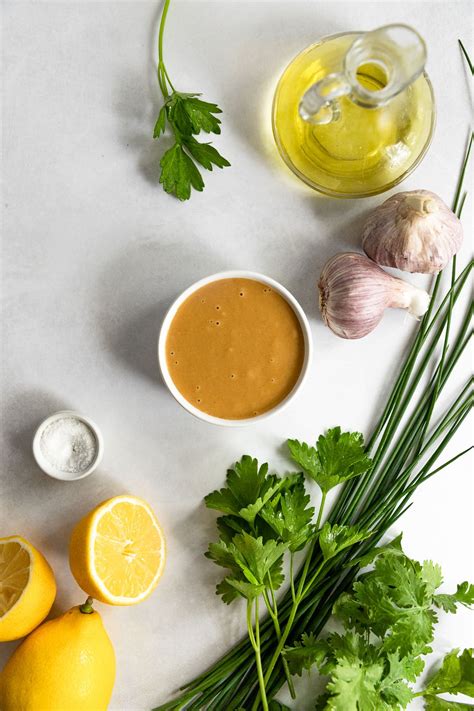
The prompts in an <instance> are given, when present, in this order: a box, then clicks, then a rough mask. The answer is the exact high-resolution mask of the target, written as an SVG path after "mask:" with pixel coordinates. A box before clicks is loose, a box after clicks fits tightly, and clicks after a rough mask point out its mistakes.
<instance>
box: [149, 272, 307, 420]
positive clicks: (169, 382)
mask: <svg viewBox="0 0 474 711" xmlns="http://www.w3.org/2000/svg"><path fill="white" fill-rule="evenodd" d="M221 279H253V280H255V281H259V282H261V283H262V284H268V286H271V288H272V289H274V290H275V291H276V292H278V293H279V294H280V296H282V297H283V298H284V299H285V300H286V301H287V302H288V303H289V304H290V306H291V307H292V309H293V311H294V312H295V314H296V316H297V318H298V321H299V323H300V326H301V330H302V332H303V338H304V347H305V354H304V360H303V366H302V368H301V372H300V376H299V378H298V380H297V382H296V384H295V386H294V388H293V390H291V392H290V393H288V395H287V396H286V397H285V398H284V399H283V400H282V401H281V402H280V403H278V405H276V407H274V408H272V409H271V410H268V411H267V412H264V413H262V414H261V415H256V416H255V417H250V418H247V419H243V420H228V419H224V418H222V417H214V416H213V415H208V414H207V413H205V412H203V411H202V410H198V408H197V407H194V405H192V404H191V403H190V402H188V401H187V400H186V398H185V397H183V395H182V394H181V393H180V391H179V390H178V388H177V387H176V385H175V384H174V382H173V379H172V377H171V375H170V372H169V370H168V365H167V361H166V339H167V336H168V331H169V328H170V325H171V322H172V321H173V319H174V317H175V315H176V312H177V310H178V309H179V307H180V306H181V304H182V303H183V302H184V301H186V299H187V298H188V297H189V296H190V295H191V294H193V293H194V292H195V291H197V290H198V289H200V288H201V287H203V286H206V285H207V284H210V283H212V282H214V281H219V280H221ZM312 355H313V343H312V338H311V329H310V326H309V323H308V319H307V318H306V315H305V313H304V311H303V309H302V308H301V306H300V304H299V303H298V301H297V300H296V299H295V297H294V296H293V295H292V294H291V293H290V292H289V291H288V289H285V287H284V286H282V285H281V284H279V283H278V282H277V281H275V280H274V279H271V278H270V277H267V276H264V275H263V274H257V273H256V272H249V271H244V270H239V271H227V272H219V273H218V274H212V275H211V276H208V277H205V278H204V279H200V280H199V281H197V282H196V283H195V284H192V285H191V286H190V287H188V288H187V289H186V290H185V291H183V293H182V294H181V295H180V296H178V298H177V299H176V301H174V302H173V304H172V305H171V306H170V308H169V310H168V312H167V314H166V316H165V318H164V319H163V323H162V325H161V330H160V335H159V338H158V363H159V366H160V371H161V376H162V378H163V380H164V382H165V385H166V386H167V388H168V390H169V391H170V393H171V394H172V395H173V397H174V398H175V400H177V402H179V404H180V405H181V406H182V407H184V409H185V410H187V411H188V412H190V413H191V415H194V416H195V417H198V418H199V419H200V420H204V422H210V423H211V424H214V425H223V426H224V427H244V426H245V425H251V424H254V423H255V422H261V421H262V420H265V419H266V418H267V417H270V416H271V415H274V414H276V413H277V412H281V411H282V410H283V408H285V407H286V406H287V405H288V404H289V403H290V402H291V400H293V398H294V397H295V396H296V394H297V392H298V391H299V390H300V389H301V387H302V386H303V383H304V381H305V380H306V376H307V374H308V370H309V367H310V364H311V359H312Z"/></svg>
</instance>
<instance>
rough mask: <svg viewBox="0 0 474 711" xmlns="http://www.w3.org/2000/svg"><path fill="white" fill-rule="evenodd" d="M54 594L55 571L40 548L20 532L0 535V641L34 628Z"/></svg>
mask: <svg viewBox="0 0 474 711" xmlns="http://www.w3.org/2000/svg"><path fill="white" fill-rule="evenodd" d="M55 597H56V582H55V580H54V573H53V571H52V570H51V567H50V565H49V563H48V561H47V560H46V558H45V557H44V556H43V555H41V553H40V552H39V550H37V549H36V548H35V547H34V546H32V545H31V543H30V542H29V541H27V540H25V539H24V538H22V537H21V536H8V537H7V538H0V642H8V641H9V640H12V639H19V638H20V637H24V636H25V635H27V634H29V633H30V632H31V631H32V630H34V628H35V627H37V626H38V625H39V624H40V622H42V621H43V620H44V618H45V617H46V615H47V614H48V612H49V611H50V609H51V606H52V604H53V602H54V598H55Z"/></svg>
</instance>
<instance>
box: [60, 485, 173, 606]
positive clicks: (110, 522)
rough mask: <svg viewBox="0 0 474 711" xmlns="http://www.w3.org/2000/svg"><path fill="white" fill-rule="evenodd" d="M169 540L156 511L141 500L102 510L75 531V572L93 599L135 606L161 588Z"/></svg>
mask: <svg viewBox="0 0 474 711" xmlns="http://www.w3.org/2000/svg"><path fill="white" fill-rule="evenodd" d="M165 559H166V548H165V538H164V535H163V531H162V529H161V526H160V524H159V523H158V520H157V518H156V516H155V514H154V513H153V511H152V509H151V508H150V506H149V505H148V504H147V503H146V501H143V500H142V499H138V498H136V497H135V496H128V495H123V496H115V497H114V498H113V499H108V500H107V501H104V502H103V503H102V504H99V506H97V507H96V508H95V509H93V511H91V512H90V513H89V514H87V516H85V517H84V518H83V519H82V520H81V521H79V523H78V524H77V525H76V526H75V527H74V530H73V532H72V535H71V541H70V545H69V563H70V566H71V571H72V573H73V575H74V577H75V579H76V581H77V583H78V584H79V585H80V587H81V588H82V589H83V590H84V591H85V592H86V593H87V594H88V595H90V596H91V597H93V598H95V599H96V600H100V601H101V602H105V603H109V604H110V605H135V604H136V603H138V602H141V601H142V600H144V599H145V598H147V597H148V596H149V595H150V593H151V592H152V591H153V590H154V588H155V587H156V585H157V584H158V581H159V579H160V578H161V575H162V573H163V568H164V565H165Z"/></svg>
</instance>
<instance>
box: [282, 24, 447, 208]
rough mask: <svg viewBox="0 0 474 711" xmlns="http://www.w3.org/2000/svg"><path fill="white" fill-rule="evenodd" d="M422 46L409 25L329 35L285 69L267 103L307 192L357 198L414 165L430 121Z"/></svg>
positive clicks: (424, 145) (382, 186) (430, 92)
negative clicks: (310, 188)
mask: <svg viewBox="0 0 474 711" xmlns="http://www.w3.org/2000/svg"><path fill="white" fill-rule="evenodd" d="M425 61H426V46H425V43H424V41H423V39H422V38H421V37H420V35H419V34H418V33H417V32H416V31H415V30H414V29H412V28H411V27H409V26H408V25H387V26H386V27H381V28H379V29H377V30H374V31H372V32H350V33H344V34H339V35H333V36H331V37H327V38H325V39H322V40H321V41H320V42H318V43H316V44H314V45H312V46H311V47H308V48H307V49H305V50H304V51H303V52H301V54H299V55H298V56H297V57H295V59H294V60H293V61H292V62H291V63H290V64H289V66H288V67H287V68H286V69H285V71H284V73H283V75H282V76H281V78H280V81H279V83H278V86H277V89H276V93H275V98H274V101H273V133H274V136H275V140H276V143H277V146H278V149H279V151H280V154H281V156H282V158H283V160H284V161H285V163H286V164H287V165H288V166H289V167H290V168H291V170H292V171H293V172H294V173H295V174H296V175H297V176H298V177H299V178H301V179H302V180H304V182H305V183H307V184H308V185H310V186H311V187H312V188H315V189H316V190H318V191H320V192H322V193H325V194H326V195H332V196H334V197H364V196H367V195H375V194H377V193H380V192H383V191H384V190H388V189H389V188H392V187H393V186H394V185H396V184H397V183H399V182H400V181H401V180H403V179H404V178H405V177H406V176H407V175H408V174H409V173H410V172H411V171H412V170H413V169H414V168H415V166H416V165H417V164H418V163H419V162H420V160H421V159H422V158H423V156H424V154H425V153H426V150H427V148H428V146H429V144H430V141H431V136H432V133H433V127H434V121H435V108H434V97H433V90H432V87H431V83H430V81H429V79H428V76H427V75H426V74H425V73H424V66H425Z"/></svg>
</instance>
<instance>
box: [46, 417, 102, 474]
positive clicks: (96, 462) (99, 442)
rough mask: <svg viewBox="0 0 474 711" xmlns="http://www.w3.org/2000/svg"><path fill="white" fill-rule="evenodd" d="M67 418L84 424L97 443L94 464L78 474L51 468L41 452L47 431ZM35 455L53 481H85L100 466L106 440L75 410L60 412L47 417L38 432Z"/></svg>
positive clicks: (93, 423)
mask: <svg viewBox="0 0 474 711" xmlns="http://www.w3.org/2000/svg"><path fill="white" fill-rule="evenodd" d="M65 417H74V418H76V419H77V420H80V421H81V422H84V423H85V424H86V425H87V426H88V427H89V428H90V429H91V430H92V432H93V434H94V436H95V439H96V442H97V451H96V455H95V458H94V460H93V462H92V463H91V465H90V466H89V467H88V468H87V469H84V470H83V471H81V472H78V473H77V474H76V473H74V472H64V471H62V470H61V469H57V468H56V467H53V466H51V464H50V462H48V460H47V459H46V458H45V456H44V454H43V452H42V451H41V446H40V442H41V437H42V435H43V432H44V431H45V429H46V428H47V427H48V426H49V425H50V424H52V423H53V422H55V421H56V420H62V419H64V418H65ZM33 454H34V457H35V459H36V463H37V464H38V466H39V467H40V469H42V470H43V471H44V473H45V474H48V476H51V477H53V479H60V480H61V481H78V480H79V479H85V477H86V476H89V474H92V472H93V471H94V470H95V469H97V467H98V466H99V464H100V462H101V460H102V456H103V454H104V440H103V438H102V434H101V432H100V430H99V428H98V427H97V425H96V424H95V422H93V421H92V420H91V419H90V418H89V417H85V416H84V415H81V414H80V413H79V412H75V411H74V410H61V411H60V412H55V413H54V415H51V416H50V417H47V418H46V420H43V422H42V423H41V424H40V426H39V427H38V429H37V430H36V432H35V436H34V438H33Z"/></svg>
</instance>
